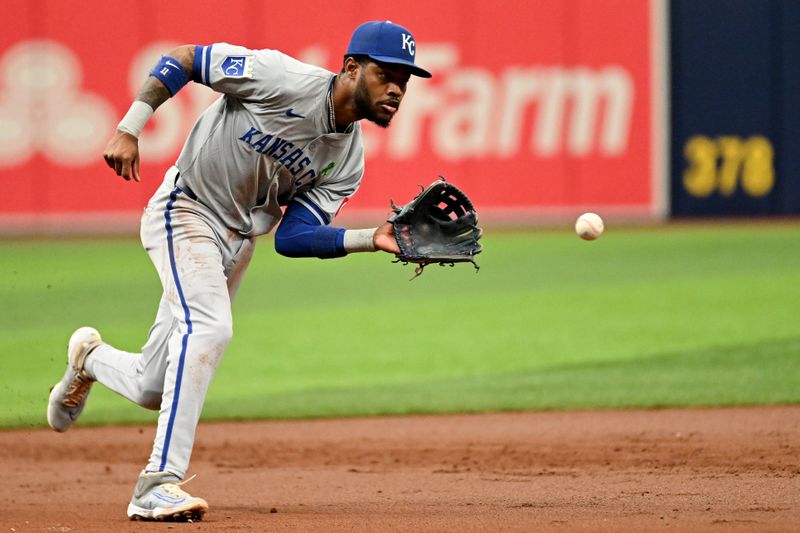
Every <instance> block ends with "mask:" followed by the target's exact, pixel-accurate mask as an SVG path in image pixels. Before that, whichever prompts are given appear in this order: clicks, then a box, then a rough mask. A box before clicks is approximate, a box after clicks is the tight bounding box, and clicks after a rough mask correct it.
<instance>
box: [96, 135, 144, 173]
mask: <svg viewBox="0 0 800 533" xmlns="http://www.w3.org/2000/svg"><path fill="white" fill-rule="evenodd" d="M103 158H104V159H105V160H106V164H107V165H108V166H109V167H111V168H113V169H114V172H116V173H117V176H122V177H123V178H125V180H127V181H130V179H131V178H133V180H134V181H141V178H140V176H139V139H137V138H136V137H134V136H133V135H131V134H130V133H125V132H124V131H119V130H117V131H116V132H115V133H114V136H113V137H112V138H111V140H110V141H108V144H107V145H106V149H105V150H104V151H103Z"/></svg>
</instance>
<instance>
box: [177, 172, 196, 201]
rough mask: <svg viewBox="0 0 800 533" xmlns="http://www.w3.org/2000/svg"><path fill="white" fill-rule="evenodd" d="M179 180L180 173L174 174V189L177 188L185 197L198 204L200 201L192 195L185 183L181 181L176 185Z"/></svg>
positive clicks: (192, 192)
mask: <svg viewBox="0 0 800 533" xmlns="http://www.w3.org/2000/svg"><path fill="white" fill-rule="evenodd" d="M180 178H181V173H180V172H178V173H177V174H175V187H177V188H178V190H180V191H182V192H183V193H184V194H186V196H188V197H189V198H191V199H192V200H194V201H195V202H199V201H200V199H199V198H198V197H197V195H196V194H195V193H194V191H193V190H192V189H191V188H190V187H189V186H188V185H187V184H186V182H185V181H182V180H181V182H180V183H178V181H179V180H180Z"/></svg>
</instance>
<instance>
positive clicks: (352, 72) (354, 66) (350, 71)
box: [344, 56, 361, 80]
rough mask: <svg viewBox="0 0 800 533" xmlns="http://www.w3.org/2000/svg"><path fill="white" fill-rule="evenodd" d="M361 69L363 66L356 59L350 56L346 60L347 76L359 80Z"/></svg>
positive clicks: (345, 70) (345, 71)
mask: <svg viewBox="0 0 800 533" xmlns="http://www.w3.org/2000/svg"><path fill="white" fill-rule="evenodd" d="M359 68H361V64H360V63H359V62H358V61H357V60H356V58H354V57H352V56H348V57H346V58H345V60H344V73H345V75H346V76H347V77H348V78H350V79H352V80H355V79H356V78H358V69H359Z"/></svg>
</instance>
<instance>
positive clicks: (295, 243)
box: [275, 202, 347, 259]
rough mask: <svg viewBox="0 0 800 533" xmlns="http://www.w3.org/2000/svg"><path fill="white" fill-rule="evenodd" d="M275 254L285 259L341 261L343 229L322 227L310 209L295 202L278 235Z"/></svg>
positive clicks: (285, 216)
mask: <svg viewBox="0 0 800 533" xmlns="http://www.w3.org/2000/svg"><path fill="white" fill-rule="evenodd" d="M275 251H277V252H278V253H279V254H281V255H285V256H286V257H319V258H321V259H329V258H332V257H342V256H344V255H347V252H345V251H344V228H335V227H331V226H323V225H322V224H321V223H320V221H319V219H318V218H317V217H316V216H314V214H313V213H312V212H311V211H309V210H308V208H307V207H305V206H304V205H302V204H301V203H299V202H292V203H290V204H289V206H288V207H287V208H286V212H285V213H284V214H283V219H282V220H281V225H280V226H278V231H276V232H275Z"/></svg>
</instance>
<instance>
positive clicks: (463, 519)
mask: <svg viewBox="0 0 800 533" xmlns="http://www.w3.org/2000/svg"><path fill="white" fill-rule="evenodd" d="M153 433H154V427H149V426H147V427H139V426H132V427H104V428H80V427H78V428H74V429H73V430H71V431H70V432H68V433H66V434H63V435H62V434H55V433H53V432H51V431H49V430H33V431H5V432H0V445H1V446H0V450H2V452H0V466H2V472H3V478H4V479H3V482H2V484H0V502H2V504H1V505H2V507H0V533H6V532H9V531H11V532H33V531H36V532H41V531H44V532H62V533H63V532H72V531H75V532H84V531H86V532H104V533H105V532H114V533H122V532H127V531H162V530H170V531H177V530H181V531H207V532H212V531H213V532H216V531H304V532H305V531H453V532H456V531H458V532H461V531H558V532H572V531H712V532H713V531H748V532H749V531H771V532H773V531H798V530H800V406H795V407H777V408H747V409H716V410H700V409H697V410H655V411H599V412H577V413H561V412H551V413H519V414H488V415H474V416H473V415H470V416H437V417H421V416H419V417H396V418H370V419H352V420H320V421H300V422H255V423H202V424H201V426H200V429H199V431H198V438H197V445H196V448H195V453H194V458H193V462H192V473H195V474H197V478H196V479H194V480H193V481H191V482H190V483H189V485H188V486H187V487H186V488H187V490H189V491H190V492H192V493H193V494H196V495H199V496H203V497H204V498H206V499H207V500H208V501H209V504H210V506H211V509H210V511H209V514H208V515H207V516H206V520H204V521H203V522H199V523H189V524H164V523H141V522H129V521H128V520H127V519H126V517H125V507H126V505H127V503H128V499H129V498H130V494H131V491H132V490H133V483H134V481H135V479H136V476H137V474H138V471H139V470H140V468H141V466H142V464H143V463H144V461H145V459H146V457H147V455H148V453H149V448H150V443H151V439H152V436H153Z"/></svg>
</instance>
